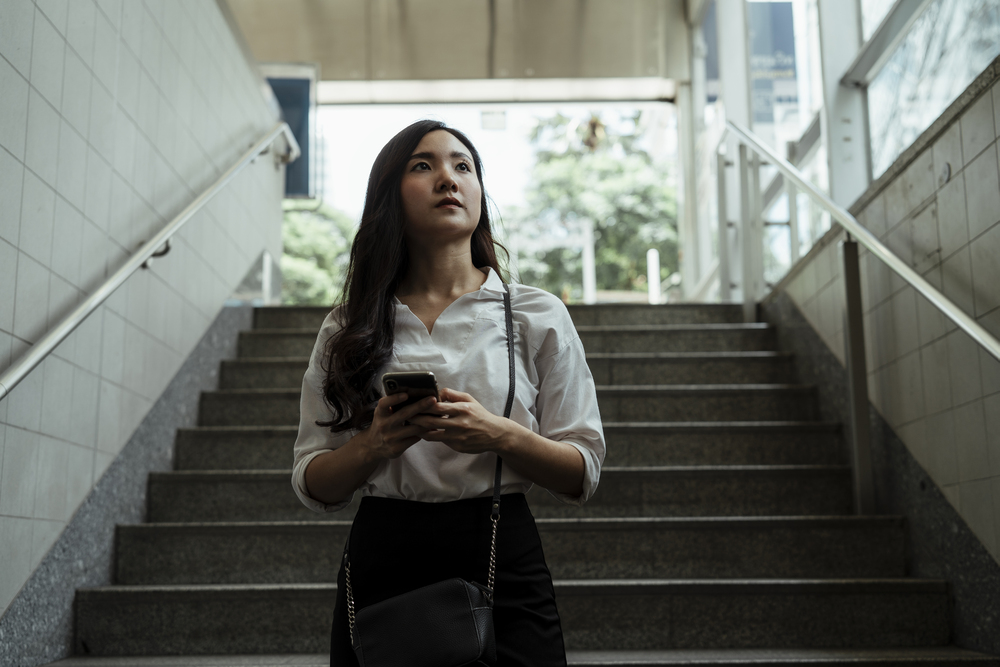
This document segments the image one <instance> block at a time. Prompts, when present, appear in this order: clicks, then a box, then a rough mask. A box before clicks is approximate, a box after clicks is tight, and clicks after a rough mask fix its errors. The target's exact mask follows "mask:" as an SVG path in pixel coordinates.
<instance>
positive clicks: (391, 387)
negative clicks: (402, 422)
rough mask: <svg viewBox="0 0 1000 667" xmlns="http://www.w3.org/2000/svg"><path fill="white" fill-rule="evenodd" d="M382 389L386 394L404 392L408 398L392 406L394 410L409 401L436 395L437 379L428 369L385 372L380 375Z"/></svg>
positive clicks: (407, 403)
mask: <svg viewBox="0 0 1000 667" xmlns="http://www.w3.org/2000/svg"><path fill="white" fill-rule="evenodd" d="M382 391H384V392H385V395H386V396H391V395H392V394H400V393H406V394H407V396H408V398H407V399H406V400H405V401H403V402H402V403H399V404H398V405H394V406H392V407H393V409H394V410H398V409H399V408H402V407H406V406H407V405H409V404H411V403H416V402H417V401H420V400H423V399H425V398H427V397H428V396H433V397H435V398H440V397H439V396H438V386H437V380H436V379H435V378H434V373H431V372H430V371H411V372H407V373H386V374H385V375H383V376H382Z"/></svg>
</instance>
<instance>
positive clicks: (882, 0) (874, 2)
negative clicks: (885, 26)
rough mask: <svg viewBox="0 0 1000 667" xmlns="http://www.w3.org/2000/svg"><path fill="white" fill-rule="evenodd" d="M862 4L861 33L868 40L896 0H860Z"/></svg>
mask: <svg viewBox="0 0 1000 667" xmlns="http://www.w3.org/2000/svg"><path fill="white" fill-rule="evenodd" d="M858 1H859V2H860V4H861V35H862V37H863V38H864V40H865V41H866V42H867V41H868V39H869V38H870V37H871V36H872V35H873V34H874V33H875V31H876V30H878V27H879V25H881V24H882V19H884V18H885V15H886V14H888V13H889V10H890V9H892V6H893V5H894V4H896V0H858Z"/></svg>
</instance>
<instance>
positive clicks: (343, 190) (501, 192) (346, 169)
mask: <svg viewBox="0 0 1000 667" xmlns="http://www.w3.org/2000/svg"><path fill="white" fill-rule="evenodd" d="M637 108H641V109H650V110H653V109H655V110H656V111H657V112H659V117H661V118H662V121H661V125H662V126H663V127H662V130H663V131H662V132H660V133H657V134H659V141H658V143H659V144H660V146H661V150H662V153H661V154H662V155H675V154H676V150H677V145H676V142H677V138H676V117H675V115H674V113H673V107H672V106H671V105H668V104H662V103H641V104H637V103H635V102H630V103H600V104H594V103H573V104H558V105H554V104H513V105H510V104H455V105H426V104H424V105H386V104H380V105H344V106H336V105H327V106H321V107H320V108H319V114H318V122H317V125H318V130H319V136H320V137H321V138H322V139H323V141H324V150H323V151H321V154H320V158H321V159H322V161H323V165H322V166H320V167H319V174H318V176H319V178H320V179H321V181H322V184H321V185H319V188H318V189H319V193H318V194H319V195H320V196H321V197H322V198H323V199H324V200H325V201H326V202H327V203H329V204H331V205H332V206H334V207H335V208H338V209H340V210H342V211H344V212H345V213H347V214H348V215H350V216H351V217H352V218H354V219H355V220H358V219H359V218H360V217H361V210H362V209H363V208H364V202H365V188H366V187H367V184H368V172H369V171H370V170H371V166H372V163H373V162H374V161H375V156H376V155H378V152H379V151H380V150H381V149H382V146H384V145H385V144H386V142H387V141H389V139H391V138H392V137H393V136H394V135H395V134H396V133H397V132H399V131H400V130H401V129H403V128H404V127H406V126H407V125H409V124H410V123H412V122H413V121H416V120H420V119H422V118H434V119H437V120H441V121H443V122H445V123H447V124H448V125H450V126H452V127H454V128H457V129H459V130H461V131H462V132H464V133H465V134H467V135H468V136H469V138H470V139H471V140H472V143H473V144H475V146H476V149H477V150H478V151H479V153H480V155H481V157H482V159H483V171H484V174H483V178H484V181H485V183H486V192H487V193H488V194H489V196H490V197H491V198H492V199H493V201H494V202H495V203H496V205H497V206H498V207H499V209H500V212H501V214H503V212H504V210H505V209H506V208H508V207H510V206H512V205H523V204H524V202H525V199H524V192H525V189H526V188H527V186H528V178H529V176H530V174H531V167H532V165H533V161H534V157H533V154H532V150H531V144H530V143H529V141H528V135H529V133H530V132H531V130H532V128H533V127H534V126H535V122H536V121H535V119H536V118H540V117H541V118H544V117H548V116H551V115H554V114H555V113H556V112H561V113H563V114H564V115H566V116H571V117H574V116H575V117H581V118H582V119H587V118H589V117H590V114H591V113H592V112H594V111H600V110H602V109H618V110H626V109H629V110H630V109H637ZM483 112H494V113H493V114H491V116H492V117H493V118H495V117H496V115H497V114H496V113H495V112H505V120H506V122H505V128H504V129H502V130H501V129H483V120H484V116H483Z"/></svg>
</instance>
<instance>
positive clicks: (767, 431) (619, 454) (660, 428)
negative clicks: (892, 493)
mask: <svg viewBox="0 0 1000 667" xmlns="http://www.w3.org/2000/svg"><path fill="white" fill-rule="evenodd" d="M296 433H297V428H296V427H295V426H290V425H289V426H269V427H260V426H202V427H197V428H190V429H180V430H178V431H177V439H176V445H175V449H174V452H175V453H174V467H175V468H176V469H177V470H283V469H285V468H288V467H289V466H290V465H291V462H292V447H293V445H294V443H295V436H296ZM604 436H605V439H606V440H607V444H608V457H607V459H606V460H605V463H606V464H607V465H617V466H642V465H653V466H662V465H769V464H777V465H781V464H840V463H846V461H847V452H846V449H845V448H844V445H843V442H842V440H841V427H840V424H836V423H830V422H605V423H604Z"/></svg>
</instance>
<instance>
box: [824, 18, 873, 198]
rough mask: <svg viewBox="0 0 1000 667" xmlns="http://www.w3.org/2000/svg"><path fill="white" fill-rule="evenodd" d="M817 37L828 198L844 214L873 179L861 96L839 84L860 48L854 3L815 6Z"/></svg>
mask: <svg viewBox="0 0 1000 667" xmlns="http://www.w3.org/2000/svg"><path fill="white" fill-rule="evenodd" d="M819 35H820V56H821V60H822V65H823V68H822V69H823V94H824V100H823V102H824V104H823V114H824V118H825V120H826V142H827V144H826V149H827V151H826V154H827V161H828V166H829V171H830V198H831V199H833V201H835V202H836V203H838V204H840V205H841V206H843V207H844V208H847V207H849V206H850V205H851V204H853V203H854V200H856V199H857V198H858V197H860V196H861V195H862V194H863V193H864V191H865V190H866V189H867V188H868V183H869V175H870V174H871V166H870V165H869V156H868V133H867V131H866V129H865V124H866V120H867V110H866V108H865V94H864V92H863V91H862V90H861V89H859V88H853V87H847V86H843V85H841V83H840V79H841V78H842V77H843V76H844V74H845V73H846V72H847V69H848V68H849V67H850V66H851V63H852V62H854V58H855V57H856V56H857V54H858V50H859V49H860V48H861V16H860V9H859V5H858V3H857V2H844V0H819Z"/></svg>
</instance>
